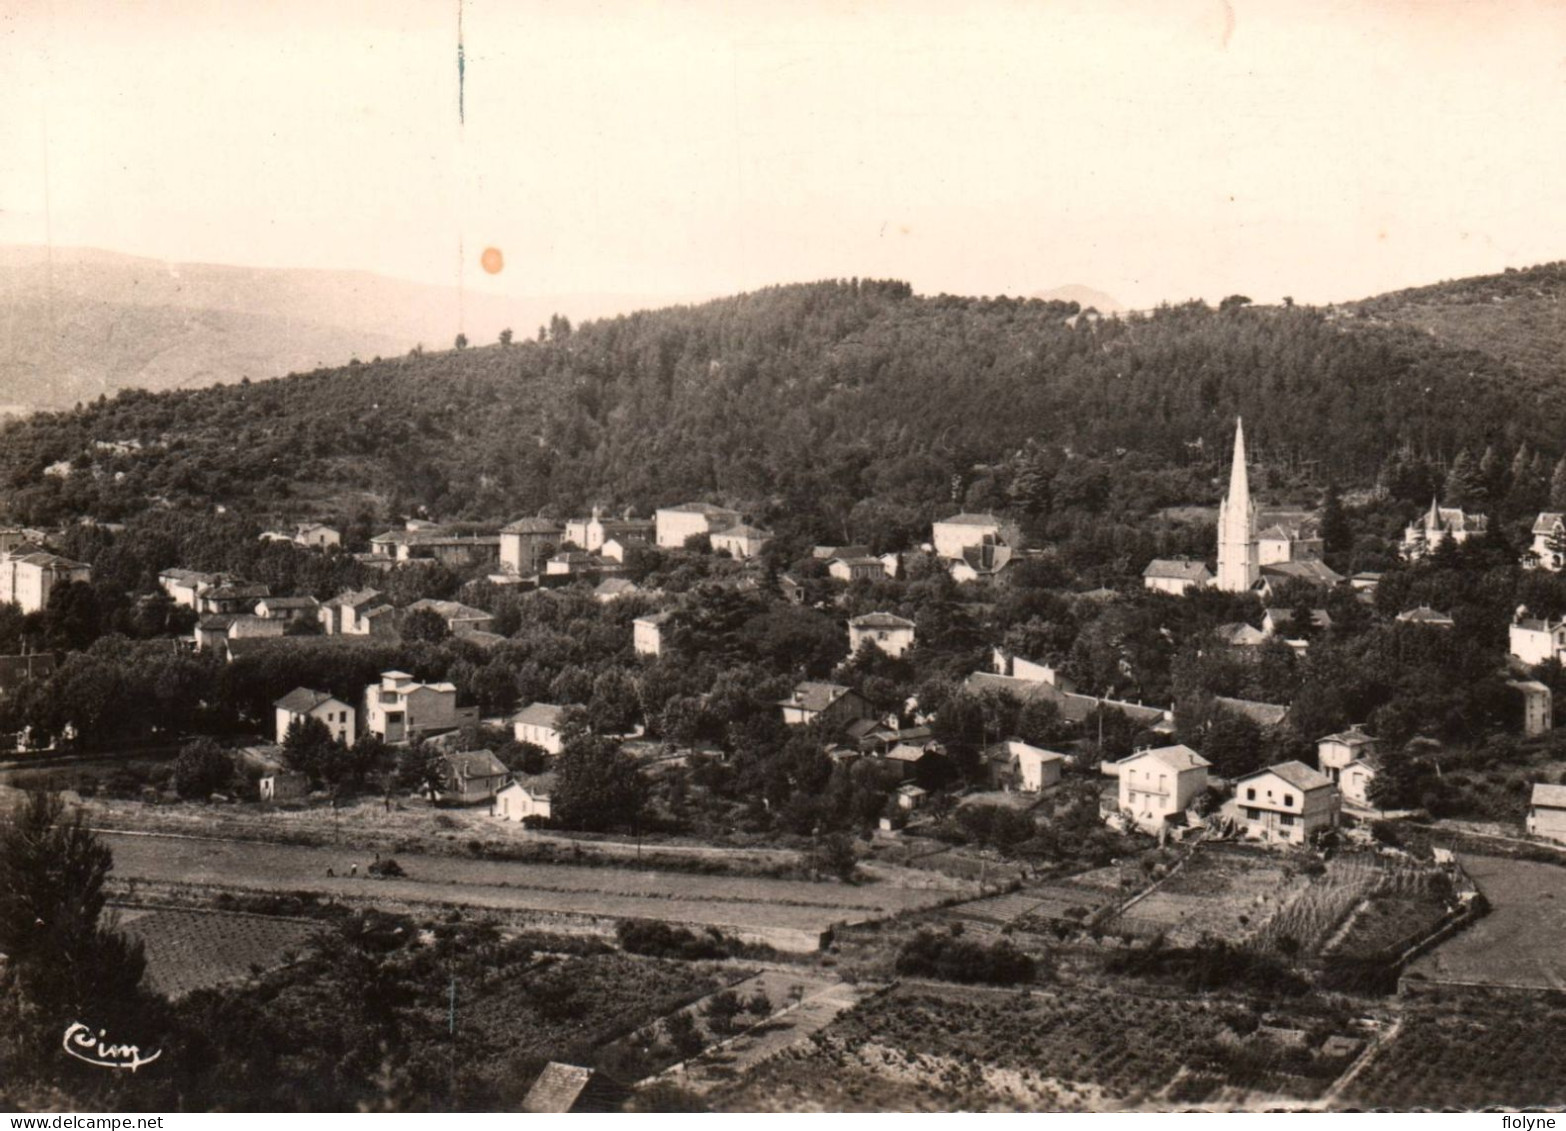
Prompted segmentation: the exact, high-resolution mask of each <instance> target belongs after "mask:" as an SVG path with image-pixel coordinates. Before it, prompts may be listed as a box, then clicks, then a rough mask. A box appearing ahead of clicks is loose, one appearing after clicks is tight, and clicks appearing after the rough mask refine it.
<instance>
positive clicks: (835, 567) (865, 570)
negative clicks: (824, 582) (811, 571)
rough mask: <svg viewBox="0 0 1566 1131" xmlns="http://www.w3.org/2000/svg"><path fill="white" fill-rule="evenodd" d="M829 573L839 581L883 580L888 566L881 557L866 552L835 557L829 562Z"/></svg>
mask: <svg viewBox="0 0 1566 1131" xmlns="http://www.w3.org/2000/svg"><path fill="white" fill-rule="evenodd" d="M826 568H827V575H828V576H829V577H834V578H836V579H837V580H838V581H847V582H854V581H882V580H884V579H885V578H886V567H885V566H884V565H882V564H881V559H880V558H876V557H871V556H870V555H869V554H865V555H863V556H860V557H834V558H832V559H831V560H830V561H828V562H827V567H826Z"/></svg>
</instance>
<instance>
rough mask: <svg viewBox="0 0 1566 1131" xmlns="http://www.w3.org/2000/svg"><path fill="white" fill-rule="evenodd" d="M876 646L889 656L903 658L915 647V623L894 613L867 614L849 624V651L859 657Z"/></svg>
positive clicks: (855, 618)
mask: <svg viewBox="0 0 1566 1131" xmlns="http://www.w3.org/2000/svg"><path fill="white" fill-rule="evenodd" d="M866 644H874V645H875V646H876V647H877V648H879V649H880V650H881V651H882V652H885V653H886V654H887V655H888V656H892V657H894V658H895V657H897V656H901V655H902V654H903V653H904V652H906V651H908V649H910V648H912V647H913V646H914V622H913V621H911V620H908V619H907V618H905V617H900V616H897V615H896V614H894V613H865V614H864V615H863V616H858V617H854V618H853V619H851V620H850V621H849V622H848V651H849V654H850V655H857V654H858V652H859V649H860V648H862V647H864V646H865V645H866Z"/></svg>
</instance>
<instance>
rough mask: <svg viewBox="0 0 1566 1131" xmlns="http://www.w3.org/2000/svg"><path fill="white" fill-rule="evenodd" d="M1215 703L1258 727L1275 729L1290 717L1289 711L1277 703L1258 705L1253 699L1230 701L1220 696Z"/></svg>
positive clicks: (1214, 700)
mask: <svg viewBox="0 0 1566 1131" xmlns="http://www.w3.org/2000/svg"><path fill="white" fill-rule="evenodd" d="M1213 703H1214V704H1215V705H1217V706H1219V707H1222V708H1223V709H1224V710H1225V711H1232V712H1233V713H1234V714H1236V715H1243V716H1244V717H1245V718H1247V719H1250V720H1251V722H1253V723H1255V724H1256V725H1257V726H1264V727H1275V726H1277V725H1279V724H1280V723H1282V722H1283V720H1284V719H1285V718H1287V717H1288V714H1289V709H1288V708H1287V707H1284V706H1280V705H1279V704H1277V703H1257V702H1256V701H1254V700H1251V699H1229V698H1226V697H1225V696H1222V695H1219V696H1216V697H1214V699H1213Z"/></svg>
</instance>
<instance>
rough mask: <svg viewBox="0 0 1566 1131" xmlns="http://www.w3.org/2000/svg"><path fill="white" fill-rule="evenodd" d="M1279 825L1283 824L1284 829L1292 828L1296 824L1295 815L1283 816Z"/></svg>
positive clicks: (1287, 814) (1286, 814)
mask: <svg viewBox="0 0 1566 1131" xmlns="http://www.w3.org/2000/svg"><path fill="white" fill-rule="evenodd" d="M1279 824H1281V825H1282V826H1283V827H1284V828H1289V827H1291V826H1292V825H1293V824H1294V814H1293V813H1285V814H1284V815H1283V819H1282V820H1281V821H1279Z"/></svg>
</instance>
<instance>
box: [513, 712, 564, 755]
mask: <svg viewBox="0 0 1566 1131" xmlns="http://www.w3.org/2000/svg"><path fill="white" fill-rule="evenodd" d="M565 711H566V709H565V708H564V707H558V706H556V705H555V704H553V703H530V704H528V705H527V706H526V707H523V708H522V709H521V710H520V711H518V712H517V713H516V714H514V715H512V716H511V729H512V733H513V735H514V737H515V738H516V740H517V741H518V742H531V743H532V744H533V745H534V746H541V747H543V748H544V749H545V750H547V751H548V752H549V753H551V754H558V753H560V751H561V750H562V749H564V739H563V738H562V737H561V730H562V727H563V723H564V719H565Z"/></svg>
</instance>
